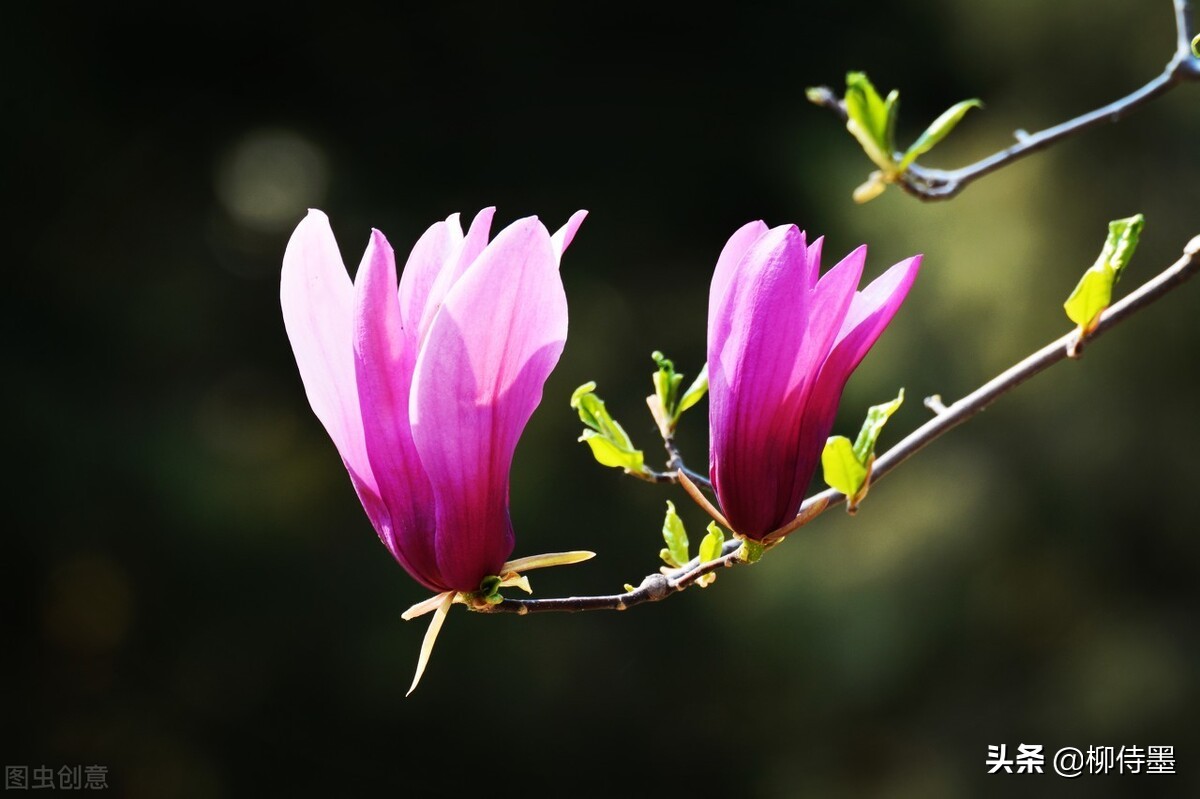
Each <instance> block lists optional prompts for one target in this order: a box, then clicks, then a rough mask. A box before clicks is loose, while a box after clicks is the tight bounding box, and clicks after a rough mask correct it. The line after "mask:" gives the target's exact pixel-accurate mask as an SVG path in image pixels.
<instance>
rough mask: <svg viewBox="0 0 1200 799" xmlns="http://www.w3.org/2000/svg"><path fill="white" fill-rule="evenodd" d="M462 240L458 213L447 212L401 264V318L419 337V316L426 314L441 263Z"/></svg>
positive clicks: (413, 333)
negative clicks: (402, 270)
mask: <svg viewBox="0 0 1200 799" xmlns="http://www.w3.org/2000/svg"><path fill="white" fill-rule="evenodd" d="M462 240H463V232H462V225H461V224H459V221H458V214H450V216H448V217H446V219H445V221H442V222H435V223H434V224H433V225H431V226H430V227H429V229H428V230H426V231H425V232H424V233H423V234H421V238H419V239H417V243H416V244H414V245H413V248H412V252H411V253H410V254H409V256H408V262H407V263H406V264H405V265H404V273H403V274H402V275H401V276H400V289H399V296H400V318H401V322H402V324H403V326H404V329H405V330H406V331H409V332H410V334H411V335H413V336H414V337H415V338H417V339H418V340H419V339H420V336H421V317H422V316H424V314H425V306H426V305H427V304H428V303H429V294H430V292H431V291H433V284H434V283H435V282H436V281H437V276H438V275H439V274H440V273H441V271H442V266H443V265H445V263H446V262H447V261H449V260H450V258H451V256H454V255H455V254H456V253H457V252H458V251H459V248H460V247H461V246H462ZM439 302H440V301H439Z"/></svg>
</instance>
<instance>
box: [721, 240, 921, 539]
mask: <svg viewBox="0 0 1200 799" xmlns="http://www.w3.org/2000/svg"><path fill="white" fill-rule="evenodd" d="M822 241H823V240H822V239H817V240H816V241H815V242H813V243H812V244H811V245H808V244H806V242H805V236H804V233H802V232H801V231H799V230H798V229H797V228H796V226H795V225H783V226H780V227H776V228H771V229H768V228H767V226H766V225H765V224H763V223H762V222H761V221H759V222H751V223H750V224H748V225H745V226H743V227H742V228H741V229H739V230H738V231H737V232H736V233H734V234H733V236H732V237H731V238H730V239H729V242H728V243H727V244H726V245H725V249H724V250H722V252H721V256H720V258H719V259H718V261H717V267H716V271H715V272H714V273H713V279H712V286H711V288H710V291H709V300H708V374H709V437H710V450H709V475H710V478H711V480H712V484H713V488H714V489H715V491H716V494H717V498H718V500H719V502H720V505H721V510H722V512H723V513H724V516H725V518H726V519H727V520H728V521H729V524H730V525H731V526H732V527H733V529H734V531H735V532H738V533H740V534H742V535H744V536H746V537H748V538H753V539H762V538H763V537H764V536H766V535H767V534H769V533H771V532H773V531H775V530H778V529H779V528H781V527H783V526H784V525H786V524H787V523H788V522H790V521H791V520H792V519H793V518H794V517H795V515H796V513H797V512H798V511H799V508H800V503H801V501H802V500H803V498H804V492H805V490H806V489H807V488H808V484H809V481H810V480H811V479H812V475H813V472H814V471H815V469H816V466H817V463H818V462H819V460H820V457H821V450H822V448H823V447H824V445H825V440H826V438H828V436H829V433H830V430H831V429H832V427H833V421H834V416H835V414H836V412H837V405H838V401H839V400H840V399H841V396H842V388H843V387H844V386H845V384H846V380H847V379H848V378H849V377H850V373H851V372H853V371H854V369H855V367H857V366H858V364H859V362H860V361H861V360H862V359H863V357H864V356H865V355H866V354H867V351H868V350H870V349H871V347H872V345H874V343H875V341H876V339H878V338H879V335H880V334H881V333H882V332H883V329H884V328H885V327H887V324H888V322H890V321H891V320H892V317H893V316H894V315H895V313H896V311H897V310H898V309H899V308H900V303H901V302H903V301H904V298H905V296H906V295H907V294H908V290H909V288H910V287H911V286H912V283H913V280H914V279H915V278H916V276H917V269H918V267H919V265H920V262H921V256H919V255H917V256H914V257H912V258H909V259H907V260H905V261H901V262H900V263H898V264H896V265H895V266H893V267H892V268H891V269H889V270H888V271H887V272H885V273H884V274H883V275H881V276H880V277H879V278H877V279H876V280H875V281H874V282H872V283H871V284H870V285H869V286H867V287H866V288H865V289H863V290H862V291H856V289H857V287H858V281H859V278H860V277H861V276H862V270H863V262H864V261H865V259H866V254H867V248H866V246H865V245H864V246H862V247H859V248H858V249H856V250H855V251H854V252H852V253H850V254H849V255H848V256H846V257H845V258H844V259H842V261H841V262H840V263H839V264H838V265H837V266H835V267H833V268H832V269H830V270H829V271H828V272H827V273H826V274H825V275H824V276H822V277H820V279H818V273H819V272H820V259H821V243H822Z"/></svg>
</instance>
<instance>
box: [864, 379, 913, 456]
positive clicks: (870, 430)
mask: <svg viewBox="0 0 1200 799" xmlns="http://www.w3.org/2000/svg"><path fill="white" fill-rule="evenodd" d="M903 404H904V389H900V393H899V394H897V395H896V398H895V399H894V400H892V401H891V402H885V403H883V404H882V405H872V406H871V407H870V408H868V409H867V418H866V419H865V420H864V421H863V426H862V429H861V430H859V431H858V438H857V439H855V440H854V457H855V458H856V459H857V460H858V462H859V463H860V464H861V465H862V466H864V467H865V466H866V465H867V460H868V459H869V458H870V457H871V455H872V454H874V452H875V442H876V440H878V438H879V434H880V433H882V432H883V426H884V425H885V424H887V420H888V418H889V417H891V415H892V414H893V413H895V412H896V411H897V410H899V408H900V406H901V405H903Z"/></svg>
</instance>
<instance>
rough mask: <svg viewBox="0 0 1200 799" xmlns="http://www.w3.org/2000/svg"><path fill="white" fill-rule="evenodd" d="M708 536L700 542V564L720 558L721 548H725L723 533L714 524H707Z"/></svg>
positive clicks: (717, 525)
mask: <svg viewBox="0 0 1200 799" xmlns="http://www.w3.org/2000/svg"><path fill="white" fill-rule="evenodd" d="M707 529H708V535H706V536H704V540H703V541H701V542H700V562H701V563H707V562H708V561H710V560H716V559H717V558H719V557H721V547H723V546H725V531H724V530H722V529H721V525H719V524H717V523H716V522H709V523H708V528H707Z"/></svg>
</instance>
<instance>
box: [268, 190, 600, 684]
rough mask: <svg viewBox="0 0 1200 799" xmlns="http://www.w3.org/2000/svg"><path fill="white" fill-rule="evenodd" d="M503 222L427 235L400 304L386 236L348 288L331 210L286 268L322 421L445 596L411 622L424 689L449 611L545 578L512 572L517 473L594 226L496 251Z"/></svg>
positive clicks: (414, 561)
mask: <svg viewBox="0 0 1200 799" xmlns="http://www.w3.org/2000/svg"><path fill="white" fill-rule="evenodd" d="M494 211H495V209H493V208H486V209H484V210H483V211H480V212H479V214H478V215H477V216H476V217H475V220H474V221H473V222H472V223H471V227H470V229H469V230H468V231H467V233H466V234H465V235H464V234H463V232H462V228H461V226H460V224H459V220H458V214H453V215H451V216H450V217H448V218H447V219H446V220H445V221H444V222H438V223H436V224H435V225H433V226H432V227H430V228H429V229H428V230H427V231H426V232H425V234H424V235H422V236H421V238H420V239H419V240H418V241H417V243H416V245H415V246H414V247H413V250H412V253H411V254H410V255H409V257H408V263H407V264H406V266H405V268H404V273H403V276H402V277H401V278H400V281H399V289H398V290H397V280H396V262H395V258H394V256H393V254H392V248H391V246H390V245H389V244H388V242H387V239H385V238H384V236H383V234H382V233H380V232H379V231H377V230H375V231H372V232H371V238H370V241H369V242H368V244H367V250H366V253H365V254H364V255H363V259H362V263H361V264H360V265H359V267H358V272H357V274H356V275H355V278H354V281H353V282H351V280H350V277H349V275H348V274H347V272H346V267H345V265H344V264H343V262H342V258H341V255H340V254H339V252H338V248H337V244H336V242H335V241H334V238H333V233H332V231H331V230H330V227H329V220H328V219H327V218H326V216H325V215H324V214H323V213H321V212H320V211H315V210H314V211H310V212H309V214H308V216H307V217H306V218H305V219H304V220H303V221H302V222H301V223H300V225H299V226H298V227H297V228H296V231H295V233H293V234H292V238H291V241H289V242H288V246H287V251H286V252H285V253H284V257H283V275H282V281H281V288H280V301H281V304H282V306H283V319H284V325H285V327H286V328H287V333H288V338H289V339H290V340H291V343H292V350H293V351H294V353H295V356H296V364H297V366H298V367H299V369H300V376H301V379H302V380H303V382H304V387H305V390H306V391H307V394H308V399H309V402H310V404H311V405H312V409H313V411H314V413H315V414H316V415H317V418H318V419H320V421H321V423H322V424H323V425H324V426H325V429H326V431H327V432H328V433H329V437H330V438H332V439H333V443H334V444H335V445H336V446H337V449H338V452H339V453H340V454H341V456H342V462H343V463H344V464H345V465H346V470H347V471H348V472H349V473H350V480H351V482H352V483H353V484H354V488H355V490H356V491H357V492H358V497H359V499H360V500H361V501H362V505H363V508H364V509H365V510H366V512H367V516H368V517H369V518H370V520H371V524H372V525H373V526H374V527H375V530H376V532H377V533H378V534H379V538H380V540H381V541H382V542H383V544H384V546H386V547H387V548H388V551H390V552H391V553H392V556H393V557H395V559H396V560H397V561H399V563H400V565H401V566H403V567H404V568H405V570H406V571H408V573H409V574H411V575H412V576H413V578H415V579H416V580H417V581H418V582H420V583H421V584H422V585H424V586H425V587H426V588H428V589H430V590H432V591H435V592H437V596H435V597H434V598H433V600H430V601H426V602H422V603H419V604H418V605H416V606H414V607H413V608H412V609H410V611H409V612H408V613H407V614H406V618H411V617H412V616H414V615H420V614H421V613H423V612H428V611H432V610H436V611H437V612H438V613H437V615H436V616H435V617H434V621H433V623H432V624H431V626H430V633H429V634H427V635H426V646H425V647H424V648H423V650H422V657H421V660H420V661H419V665H418V672H417V678H418V679H419V677H420V674H421V671H422V670H423V668H424V665H425V660H426V659H427V657H428V650H429V648H431V647H432V637H435V636H436V634H437V630H438V628H440V626H441V620H442V618H443V617H444V616H445V613H446V611H447V610H448V609H449V607H450V604H451V602H452V601H454V600H455V599H458V600H460V601H463V600H464V599H466V597H467V596H468V595H471V594H474V593H475V592H478V591H479V590H480V588H481V583H482V582H483V581H484V580H485V578H489V577H497V578H501V579H502V580H507V582H506V583H505V584H517V585H522V586H523V587H525V588H527V587H528V586H527V583H524V580H523V578H520V577H519V575H518V572H519V570H520V569H521V568H525V569H528V568H536V567H537V566H540V565H549V562H548V561H547V559H546V556H542V558H541V559H523V560H522V561H508V557H509V555H511V554H512V550H513V543H514V541H513V529H512V523H511V521H510V518H509V509H508V488H509V469H510V466H511V464H512V458H513V452H514V450H515V449H516V446H517V440H518V439H519V438H520V435H521V431H522V430H524V428H525V424H526V422H528V421H529V417H530V415H531V414H532V413H533V410H534V408H536V407H537V405H538V403H539V402H540V401H541V398H542V386H543V384H544V383H545V381H546V378H547V377H548V376H549V375H550V372H551V370H552V369H553V368H554V365H555V364H556V363H557V362H558V357H559V355H560V354H561V353H562V350H563V345H564V343H565V341H566V337H567V301H566V296H565V294H564V293H563V285H562V280H561V278H560V277H559V273H558V266H559V259H560V257H561V256H562V252H563V250H564V249H566V247H567V245H568V244H569V243H570V242H571V239H572V238H573V237H574V235H575V232H576V230H577V229H578V228H579V225H580V223H581V222H582V221H583V218H584V216H586V212H584V211H579V212H577V213H576V214H575V215H574V216H572V217H571V219H570V220H569V221H568V222H567V224H566V225H565V226H563V228H562V229H561V230H559V231H558V232H557V233H556V234H554V235H553V236H551V235H550V234H549V232H548V231H547V230H546V228H545V227H543V226H542V223H541V222H539V221H538V220H537V218H536V217H528V218H526V219H521V220H518V221H516V222H514V223H513V224H511V225H509V226H508V227H507V228H505V229H504V230H502V231H501V232H500V233H499V234H498V235H497V236H496V238H495V239H494V240H493V241H492V242H491V243H490V244H489V243H488V234H489V230H490V228H491V222H492V215H493V213H494ZM583 554H584V553H566V554H565V555H563V556H550V558H549V560H550V561H553V562H573V560H579V559H582V557H583ZM587 554H588V555H589V556H590V553H587ZM572 556H574V557H573V558H572ZM555 558H557V559H555ZM496 582H497V581H495V580H493V581H492V583H491V585H490V588H491V590H492V591H493V592H494V589H495V585H496ZM434 600H436V601H434ZM413 686H414V687H415V686H416V680H414V682H413ZM410 690H411V689H410Z"/></svg>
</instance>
